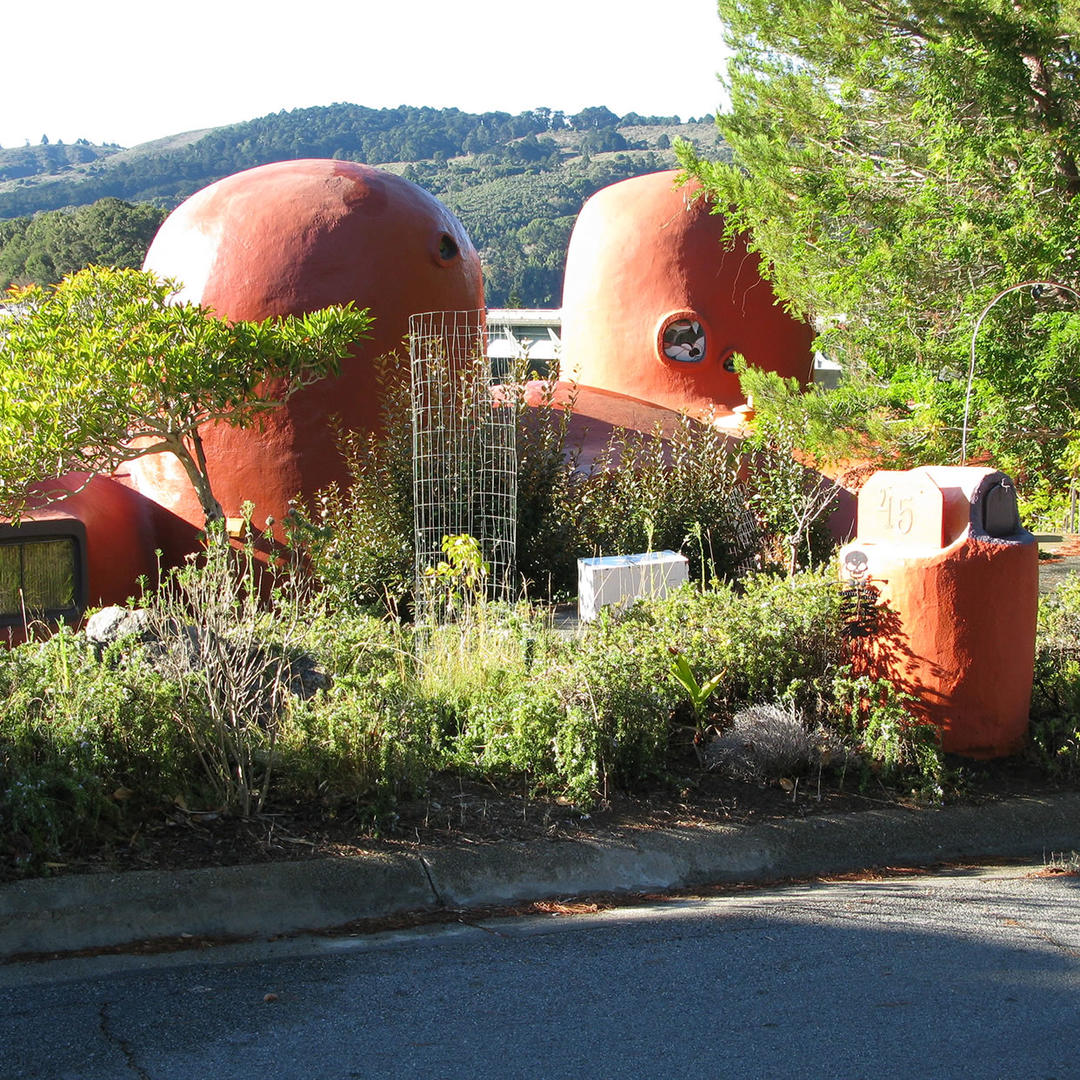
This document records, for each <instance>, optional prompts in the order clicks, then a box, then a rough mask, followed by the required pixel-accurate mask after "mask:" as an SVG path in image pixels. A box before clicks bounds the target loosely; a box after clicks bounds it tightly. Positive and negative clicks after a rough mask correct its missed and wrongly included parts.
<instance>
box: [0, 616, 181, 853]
mask: <svg viewBox="0 0 1080 1080" xmlns="http://www.w3.org/2000/svg"><path fill="white" fill-rule="evenodd" d="M116 661H117V658H116V656H115V655H113V654H106V656H105V657H104V659H99V658H98V656H97V654H96V653H95V650H94V648H93V647H92V646H91V645H90V644H89V643H88V642H87V641H86V639H85V638H84V637H82V636H81V635H75V634H73V633H72V632H71V631H70V630H69V629H67V628H62V629H60V630H59V631H57V632H56V633H55V634H54V635H52V636H51V637H49V638H47V639H46V640H44V641H30V642H27V643H26V644H23V645H20V646H18V647H16V648H11V649H7V650H0V700H2V701H3V703H4V706H3V709H2V710H0V836H3V837H18V838H19V840H18V844H17V845H16V849H17V850H16V858H17V859H18V860H21V861H22V862H24V863H26V864H28V865H35V864H37V865H39V864H40V863H41V861H42V860H44V859H47V858H55V857H57V856H58V855H60V854H61V852H62V851H64V850H67V849H71V848H72V847H75V846H77V845H80V844H84V843H89V842H92V841H94V840H100V839H102V838H103V837H107V836H108V835H110V834H111V833H112V832H113V831H114V830H115V829H116V828H119V827H121V826H122V824H123V821H124V819H125V817H134V818H136V819H137V817H138V815H139V813H141V812H143V811H145V809H146V808H147V807H149V806H154V805H158V804H160V803H161V800H162V798H166V799H169V800H170V801H171V800H172V799H174V798H180V799H182V800H194V799H196V798H197V797H198V796H199V794H200V789H199V783H198V777H199V772H198V764H197V759H196V756H195V754H194V753H193V750H192V748H191V747H190V745H188V744H187V742H186V740H185V739H184V737H183V734H182V731H181V729H180V726H179V725H178V723H177V717H178V714H179V709H180V707H181V706H180V702H179V697H178V693H177V688H176V687H175V686H174V685H172V684H170V683H169V682H168V681H167V680H165V679H163V678H161V677H160V676H158V675H157V674H156V673H155V672H153V671H151V670H150V669H148V668H146V667H144V666H142V665H140V664H133V665H130V666H127V665H121V664H118V663H117V662H116Z"/></svg>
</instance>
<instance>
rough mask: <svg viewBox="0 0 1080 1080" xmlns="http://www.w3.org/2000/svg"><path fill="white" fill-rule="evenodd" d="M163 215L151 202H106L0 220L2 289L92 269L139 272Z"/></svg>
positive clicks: (48, 282) (46, 282)
mask: <svg viewBox="0 0 1080 1080" xmlns="http://www.w3.org/2000/svg"><path fill="white" fill-rule="evenodd" d="M165 214H166V212H165V211H164V210H163V209H161V208H160V207H157V206H152V205H151V204H149V203H141V204H139V205H137V206H135V205H132V204H131V203H126V202H121V200H119V199H114V198H106V199H99V200H98V201H97V202H95V203H92V204H91V205H89V206H81V207H78V208H77V209H74V210H50V211H46V212H45V213H42V214H35V215H34V216H33V217H29V218H15V219H13V220H11V221H0V289H6V288H7V287H8V286H9V285H12V284H15V285H32V284H33V285H53V284H56V283H57V282H59V281H61V280H62V279H63V278H64V277H66V276H67V275H68V274H74V273H75V272H76V271H78V270H83V269H85V268H86V267H87V266H91V265H98V266H113V267H118V268H137V267H139V266H141V265H142V263H143V259H144V258H145V256H146V250H147V248H148V247H149V246H150V241H151V240H153V239H154V235H155V234H156V233H157V231H158V229H159V228H160V226H161V223H162V221H164V220H165Z"/></svg>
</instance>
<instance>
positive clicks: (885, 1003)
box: [0, 868, 1080, 1080]
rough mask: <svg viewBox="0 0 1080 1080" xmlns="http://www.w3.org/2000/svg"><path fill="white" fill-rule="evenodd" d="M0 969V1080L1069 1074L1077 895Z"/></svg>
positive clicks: (870, 904) (950, 898)
mask: <svg viewBox="0 0 1080 1080" xmlns="http://www.w3.org/2000/svg"><path fill="white" fill-rule="evenodd" d="M1037 869H1038V868H1026V869H1015V868H1011V869H997V870H992V869H991V870H981V871H971V872H966V873H956V872H954V873H952V874H950V875H946V876H917V877H911V878H903V879H891V880H884V881H876V882H875V881H870V882H865V881H864V882H845V883H839V884H814V885H802V886H788V887H784V888H777V889H759V890H754V891H746V892H740V893H738V894H736V895H734V896H729V897H721V898H717V899H709V900H700V899H698V900H679V901H669V902H665V903H662V904H657V905H653V906H648V907H637V908H630V909H623V910H619V911H613V912H608V913H604V914H599V915H576V916H571V917H546V918H536V917H530V918H528V919H519V920H502V921H493V922H489V923H486V924H473V925H459V926H456V927H451V928H449V929H446V928H444V929H440V930H436V931H432V930H427V931H410V932H402V933H397V934H382V935H377V936H372V937H366V938H343V939H299V940H292V941H284V942H270V943H263V944H261V945H249V946H244V947H243V948H233V949H231V950H223V949H218V950H213V951H211V952H210V953H208V954H205V955H203V956H194V957H193V956H192V955H191V954H184V955H183V956H171V957H141V958H140V957H132V956H121V957H109V958H98V959H95V960H92V961H86V960H80V961H76V960H64V961H59V962H54V963H50V964H33V965H7V966H3V967H0V1077H3V1078H5V1080H7V1078H11V1080H16V1078H18V1080H32V1078H42V1080H44V1078H50V1080H52V1078H78V1080H105V1078H109V1080H116V1078H124V1077H135V1078H141V1080H171V1078H176V1080H181V1078H182V1080H197V1078H201V1077H214V1078H217V1077H228V1078H236V1080H245V1078H248V1077H251V1078H256V1077H257V1078H259V1080H265V1078H267V1077H271V1078H274V1080H288V1078H292V1077H297V1078H300V1077H303V1078H314V1077H320V1078H321V1077H326V1078H329V1080H350V1078H355V1077H365V1078H368V1077H408V1078H410V1080H416V1078H438V1077H455V1078H456V1077H498V1078H514V1077H530V1078H532V1077H620V1078H622V1077H664V1078H668V1077H686V1078H692V1077H710V1078H722V1077H739V1078H742V1080H749V1078H754V1077H777V1076H786V1075H789V1074H795V1075H798V1076H801V1077H829V1078H836V1080H841V1078H858V1077H866V1078H867V1080H870V1078H873V1080H887V1078H891V1077H897V1078H901V1077H902V1078H905V1080H910V1078H917V1077H934V1078H952V1077H979V1078H988V1077H989V1078H993V1077H1001V1078H1007V1080H1027V1078H1033V1080H1034V1078H1038V1080H1050V1078H1057V1080H1065V1078H1071V1077H1077V1076H1080V903H1078V901H1080V878H1076V877H1053V878H1046V877H1039V876H1033V872H1034V871H1036V870H1037Z"/></svg>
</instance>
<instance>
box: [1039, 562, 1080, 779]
mask: <svg viewBox="0 0 1080 1080" xmlns="http://www.w3.org/2000/svg"><path fill="white" fill-rule="evenodd" d="M1031 746H1032V749H1033V751H1034V753H1035V756H1036V759H1037V761H1038V762H1039V763H1040V764H1041V765H1042V766H1043V767H1044V768H1045V769H1046V770H1047V771H1048V772H1050V773H1051V774H1052V775H1055V776H1060V777H1064V778H1068V779H1073V780H1075V779H1077V778H1078V777H1080V575H1075V574H1074V575H1072V576H1070V577H1068V578H1067V579H1066V580H1065V581H1063V582H1062V583H1061V584H1060V585H1059V586H1058V587H1057V588H1056V589H1055V590H1054V591H1053V592H1052V593H1050V594H1049V595H1047V596H1044V597H1042V599H1041V601H1040V603H1039V629H1038V635H1037V637H1036V647H1035V685H1034V689H1033V693H1032V701H1031Z"/></svg>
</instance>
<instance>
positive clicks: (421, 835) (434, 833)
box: [0, 759, 1067, 882]
mask: <svg viewBox="0 0 1080 1080" xmlns="http://www.w3.org/2000/svg"><path fill="white" fill-rule="evenodd" d="M949 764H950V768H951V771H952V773H953V783H952V784H951V785H950V791H949V794H948V795H947V800H946V801H947V802H950V803H965V804H968V805H978V804H985V803H988V802H993V801H998V800H1001V799H1006V798H1010V797H1015V796H1022V795H1026V796H1039V795H1049V794H1053V793H1055V792H1059V791H1062V790H1067V788H1066V787H1065V786H1063V785H1060V784H1055V783H1053V782H1051V781H1048V780H1047V779H1046V778H1045V777H1044V776H1042V775H1041V774H1040V773H1039V772H1038V771H1037V770H1036V769H1034V768H1033V767H1032V766H1031V765H1029V764H1027V763H1025V762H1024V761H1022V760H1020V759H1006V760H1001V761H995V762H983V763H976V762H971V761H961V760H959V759H957V760H955V761H950V763H949ZM919 805H921V804H920V802H919V800H918V798H917V797H916V796H915V795H914V794H905V793H903V792H896V791H890V790H888V789H886V788H884V787H883V786H882V785H880V784H878V783H877V782H876V781H871V783H870V784H869V785H868V786H864V787H863V788H862V790H860V785H859V781H858V778H855V779H852V778H851V777H850V776H849V777H848V778H847V780H846V783H845V786H844V787H843V788H840V787H838V786H837V782H836V780H835V778H834V779H833V780H832V781H831V782H830V780H829V778H828V777H827V776H826V778H825V779H824V780H823V782H822V784H821V787H820V789H819V787H818V783H817V779H816V777H813V778H805V777H804V778H801V779H800V780H798V782H797V783H796V782H793V781H791V780H781V781H773V782H770V783H746V782H741V781H734V780H729V779H725V778H723V777H720V776H717V775H715V774H711V773H703V774H699V775H698V776H696V777H694V779H693V780H692V781H687V784H686V786H685V787H683V788H681V789H678V788H675V787H665V788H657V789H656V790H654V791H652V792H648V793H645V794H642V795H639V796H637V797H633V798H632V797H629V796H625V795H616V796H613V797H612V798H610V799H609V800H607V801H606V802H604V803H603V804H602V805H601V806H600V807H599V808H596V809H593V810H591V811H588V812H585V811H582V810H581V809H579V808H576V807H574V806H572V805H570V804H568V803H566V802H563V801H559V800H544V799H536V798H526V797H525V795H524V794H523V793H518V794H515V793H512V792H507V791H505V790H497V789H495V788H494V787H493V786H491V785H486V784H480V783H475V782H463V781H458V780H455V779H448V778H441V779H440V780H438V781H437V782H436V783H434V784H433V785H432V787H431V790H430V791H429V792H428V794H427V796H426V797H425V798H423V799H418V800H414V801H411V802H405V803H400V804H399V805H398V806H397V807H395V809H394V812H393V813H392V814H389V815H386V816H384V817H383V818H382V819H378V820H373V819H372V817H371V815H370V813H368V812H361V811H358V810H355V809H354V810H351V811H350V810H344V811H342V810H338V811H337V812H331V811H329V810H327V808H326V807H322V806H281V805H277V806H274V807H272V808H271V809H270V810H269V811H268V812H266V813H264V814H262V815H261V816H259V817H257V818H254V819H249V820H240V819H238V818H235V817H229V816H225V815H222V814H218V813H213V812H198V811H193V810H190V809H187V808H185V807H182V806H178V805H168V806H164V805H163V806H162V807H161V808H155V809H154V810H153V811H152V812H149V813H143V814H141V815H140V818H141V820H140V821H138V822H136V821H135V820H134V815H132V822H131V823H130V824H129V825H127V826H126V827H125V826H121V827H120V828H118V829H117V831H116V833H115V835H114V836H113V837H112V838H111V839H110V840H109V841H107V842H105V843H103V844H101V845H100V846H98V847H95V848H93V849H87V850H83V851H79V852H69V853H67V854H66V855H65V856H64V857H63V858H61V859H58V860H56V861H53V862H49V863H47V864H46V865H45V866H44V867H43V868H40V872H43V873H46V874H50V875H56V874H73V873H74V874H87V873H90V874H93V873H117V872H123V871H127V870H179V869H190V868H197V867H207V866H231V865H240V864H252V863H264V862H275V861H284V860H292V861H295V860H303V859H317V858H332V857H339V856H349V855H358V854H362V853H365V852H394V851H413V852H415V851H416V850H417V847H418V846H420V847H427V848H431V847H445V846H461V847H465V846H469V845H477V844H493V843H498V842H505V841H546V842H551V843H557V842H559V841H564V840H573V839H582V838H587V837H590V836H595V837H599V836H604V835H606V834H610V833H612V832H614V831H615V830H621V831H622V830H627V829H668V828H677V827H685V826H694V825H713V824H727V825H739V824H750V823H754V822H759V821H767V820H774V819H777V818H786V817H808V816H811V815H816V814H829V815H836V814H847V813H853V814H855V813H860V812H863V811H866V810H870V809H880V808H882V807H889V806H894V807H895V806H909V807H915V806H919ZM5 847H7V848H8V850H4V848H5ZM18 854H19V853H18V850H17V847H13V846H11V845H10V844H4V843H3V842H0V882H3V881H12V880H17V879H19V878H22V877H25V876H27V871H26V869H25V868H23V867H22V866H21V865H20V860H19V858H18Z"/></svg>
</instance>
